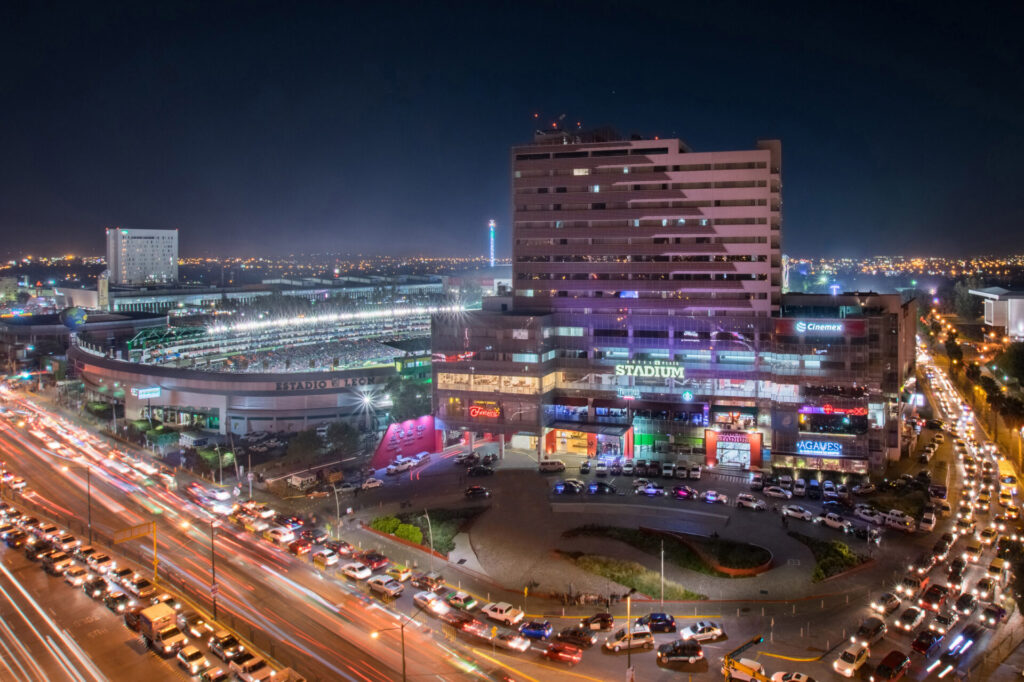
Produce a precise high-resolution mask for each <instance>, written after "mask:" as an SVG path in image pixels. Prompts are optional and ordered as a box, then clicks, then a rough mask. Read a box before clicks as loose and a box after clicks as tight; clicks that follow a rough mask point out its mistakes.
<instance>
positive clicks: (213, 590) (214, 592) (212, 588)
mask: <svg viewBox="0 0 1024 682" xmlns="http://www.w3.org/2000/svg"><path fill="white" fill-rule="evenodd" d="M210 596H213V597H216V596H217V583H214V584H212V585H210Z"/></svg>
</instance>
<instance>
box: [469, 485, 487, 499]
mask: <svg viewBox="0 0 1024 682" xmlns="http://www.w3.org/2000/svg"><path fill="white" fill-rule="evenodd" d="M464 494H465V496H466V497H467V498H470V499H473V498H477V497H490V496H491V491H490V490H488V489H487V488H485V487H483V486H482V485H471V486H469V487H468V488H466V492H465V493H464Z"/></svg>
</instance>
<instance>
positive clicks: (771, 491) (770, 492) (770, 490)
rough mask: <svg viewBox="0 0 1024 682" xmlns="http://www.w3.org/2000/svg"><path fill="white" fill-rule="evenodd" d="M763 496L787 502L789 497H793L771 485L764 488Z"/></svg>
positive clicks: (791, 494)
mask: <svg viewBox="0 0 1024 682" xmlns="http://www.w3.org/2000/svg"><path fill="white" fill-rule="evenodd" d="M764 494H765V495H766V496H768V497H776V498H779V499H783V500H788V499H790V498H791V497H793V493H791V492H790V491H788V490H786V489H785V488H781V487H779V486H777V485H772V486H768V487H767V488H765V489H764Z"/></svg>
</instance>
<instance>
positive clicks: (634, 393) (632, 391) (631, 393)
mask: <svg viewBox="0 0 1024 682" xmlns="http://www.w3.org/2000/svg"><path fill="white" fill-rule="evenodd" d="M616 394H617V395H618V396H619V397H620V398H624V399H626V400H636V399H637V398H639V397H640V389H639V388H631V387H629V386H620V387H619V388H618V390H617V391H616Z"/></svg>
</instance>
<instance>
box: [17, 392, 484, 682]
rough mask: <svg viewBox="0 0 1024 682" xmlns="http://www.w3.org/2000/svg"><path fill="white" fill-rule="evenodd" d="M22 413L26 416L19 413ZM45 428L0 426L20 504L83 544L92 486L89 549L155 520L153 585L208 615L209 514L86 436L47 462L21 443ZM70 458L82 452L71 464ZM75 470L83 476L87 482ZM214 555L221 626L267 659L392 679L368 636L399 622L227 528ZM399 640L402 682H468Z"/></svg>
mask: <svg viewBox="0 0 1024 682" xmlns="http://www.w3.org/2000/svg"><path fill="white" fill-rule="evenodd" d="M15 400H20V399H19V398H15ZM21 407H22V409H23V410H24V411H26V412H31V411H32V408H31V407H30V406H29V405H28V404H26V403H21ZM20 421H25V420H24V419H22V420H20ZM45 427H47V422H46V421H45V420H44V419H38V420H35V424H33V423H31V422H30V423H27V424H25V425H24V426H18V420H3V421H0V449H2V450H3V452H4V453H6V455H5V459H6V462H5V463H6V466H7V468H8V470H11V471H13V472H15V473H16V474H17V475H18V476H22V477H24V478H25V479H26V481H27V482H28V487H27V489H26V490H25V491H24V494H23V495H19V497H20V498H21V499H19V500H18V502H19V503H22V504H24V503H27V504H28V505H29V506H28V508H29V509H31V508H33V507H35V508H38V509H45V510H47V511H48V512H50V513H51V514H54V515H57V516H59V517H61V518H63V519H67V520H70V522H71V523H70V525H71V526H72V527H74V528H75V530H76V531H77V534H78V535H79V537H81V538H82V539H83V541H84V540H85V539H86V535H87V532H86V524H87V520H88V518H89V511H88V509H87V502H88V490H89V488H90V486H91V493H92V505H91V506H92V510H91V519H92V528H93V537H94V542H93V544H94V545H97V546H109V545H111V544H112V542H111V540H112V538H113V536H114V533H115V532H116V531H119V530H122V529H124V528H127V527H132V526H138V525H140V524H143V523H147V522H155V524H156V529H157V554H158V558H159V573H160V576H161V580H162V581H166V582H168V583H169V584H171V585H172V586H174V587H176V588H179V589H181V590H182V591H183V592H184V593H185V594H186V595H187V596H188V597H189V598H190V599H191V600H192V601H193V602H194V603H196V604H197V605H199V606H202V607H205V608H206V609H207V610H209V607H210V596H209V595H210V581H211V572H210V533H209V524H210V522H211V521H212V520H213V518H212V517H211V515H210V514H209V513H207V512H206V511H205V510H203V509H200V508H199V507H197V506H195V505H194V504H192V503H191V502H189V501H188V500H187V498H186V497H185V496H184V495H183V494H179V493H176V492H170V491H168V490H166V489H164V488H163V487H162V486H160V485H157V484H150V485H145V484H144V482H141V481H138V480H136V478H134V477H129V476H125V475H122V474H121V473H119V472H117V471H115V470H112V469H110V468H108V467H106V466H104V465H102V464H97V462H100V461H102V456H103V454H104V453H103V450H102V445H101V444H100V443H99V441H98V439H94V438H92V437H90V436H89V435H88V434H86V433H85V432H84V431H77V432H73V433H70V435H66V436H65V438H64V445H65V446H67V447H68V448H72V447H73V448H74V450H75V452H74V454H75V455H76V456H74V457H62V456H61V455H58V454H54V453H53V452H52V451H51V448H44V447H43V444H42V443H40V442H39V439H38V438H37V437H36V436H34V435H32V434H31V433H29V431H30V430H35V431H38V430H39V429H40V428H45ZM69 428H73V427H69V425H67V424H64V425H61V426H60V428H59V429H58V430H57V431H55V430H54V429H53V428H48V429H47V430H46V434H47V435H48V436H53V437H55V438H56V437H58V435H64V434H61V433H60V432H61V431H63V432H65V434H67V432H68V429H69ZM90 451H97V455H98V456H97V457H91V456H90V455H89V454H88V453H90ZM80 453H87V454H85V455H82V456H77V455H79V454H80ZM62 454H67V450H66V449H65V450H63V451H62ZM85 466H89V467H90V470H91V475H90V476H89V481H88V482H87V480H86V478H87V477H86V472H85V470H84V467H85ZM65 467H67V470H64V468H65ZM76 467H77V468H76ZM11 494H12V491H11V490H6V491H5V495H6V496H7V499H8V500H10V499H11ZM215 546H216V569H217V585H218V611H219V614H218V615H219V616H220V618H221V621H222V622H225V623H227V624H228V625H230V626H232V627H233V629H235V630H236V631H237V632H238V633H239V634H241V635H242V636H243V637H245V638H247V639H249V640H250V641H252V642H253V643H254V644H255V645H256V646H257V647H258V648H260V649H262V650H264V651H265V652H266V653H267V654H268V655H269V656H270V657H271V658H272V659H273V660H275V661H277V662H278V663H280V664H282V665H291V666H292V667H294V668H296V669H297V670H298V671H300V672H301V673H303V674H304V675H306V677H307V678H308V679H310V680H316V679H322V680H329V679H331V680H334V679H343V680H352V681H353V682H356V681H359V680H363V681H366V680H393V679H396V678H397V677H398V675H399V673H398V672H397V671H400V670H401V668H402V656H401V652H400V648H399V647H398V646H397V642H396V641H395V640H396V638H395V637H394V636H392V635H390V634H389V633H382V636H381V637H379V638H376V639H375V638H371V637H370V633H372V632H374V631H376V630H382V631H383V630H387V629H389V628H394V627H396V626H397V624H398V623H399V619H400V617H401V616H400V614H399V612H398V611H396V610H392V609H389V608H387V607H386V606H383V605H381V604H380V603H379V602H377V601H375V600H372V599H370V598H368V597H366V596H364V595H363V594H361V593H360V592H359V590H358V589H357V588H355V587H353V586H350V585H346V584H344V583H343V582H341V580H339V579H330V580H329V579H324V577H323V576H322V575H320V574H319V573H318V572H317V571H315V570H314V569H313V568H312V567H311V565H310V564H309V563H308V562H305V561H302V560H299V559H296V558H294V557H292V556H290V555H288V554H287V553H285V552H284V551H282V550H280V549H277V548H275V547H272V546H271V545H269V544H268V543H266V542H264V541H262V540H260V539H258V538H257V537H256V536H254V535H252V534H249V533H247V532H245V531H242V530H240V529H238V528H236V527H235V526H233V525H231V524H227V523H221V524H220V525H219V527H218V529H217V531H216V542H215ZM151 547H152V540H151V538H148V537H144V538H139V539H137V540H132V541H130V542H128V543H126V544H125V545H123V546H122V547H119V548H117V549H118V550H121V549H124V550H127V551H128V553H129V555H130V556H133V557H134V558H135V559H136V560H137V562H138V563H139V564H140V565H141V566H142V567H146V566H149V565H151V562H152V549H151ZM405 635H406V637H405V638H406V666H407V670H408V674H409V675H410V676H413V675H415V676H425V675H429V676H432V677H433V678H434V679H440V680H449V679H451V680H457V679H467V676H466V672H465V669H464V668H465V666H466V664H465V662H464V661H461V660H460V658H459V657H458V655H457V654H456V653H455V652H454V650H451V649H448V648H447V647H442V646H439V645H438V644H437V643H436V642H435V640H434V639H433V638H432V637H430V636H429V634H424V633H421V632H420V630H419V629H418V627H417V626H415V625H414V626H412V627H407V628H406V632H405ZM126 655H127V654H126ZM457 666H459V667H457Z"/></svg>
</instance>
